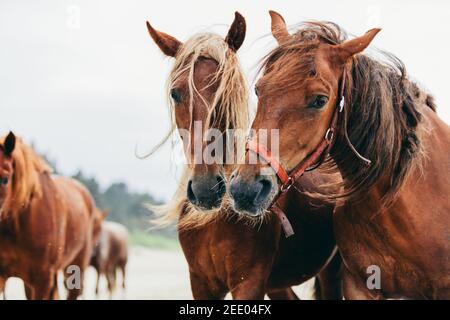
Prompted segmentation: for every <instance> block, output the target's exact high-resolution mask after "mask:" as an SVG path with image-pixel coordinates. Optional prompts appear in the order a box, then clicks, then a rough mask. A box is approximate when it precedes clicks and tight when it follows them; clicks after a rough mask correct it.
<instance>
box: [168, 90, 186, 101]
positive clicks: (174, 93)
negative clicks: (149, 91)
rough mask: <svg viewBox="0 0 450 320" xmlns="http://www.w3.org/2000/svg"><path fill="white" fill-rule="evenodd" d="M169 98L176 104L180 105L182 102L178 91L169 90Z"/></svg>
mask: <svg viewBox="0 0 450 320" xmlns="http://www.w3.org/2000/svg"><path fill="white" fill-rule="evenodd" d="M170 96H171V97H172V99H173V101H174V102H175V103H176V104H180V103H181V101H182V98H183V97H182V96H181V92H180V90H178V89H172V90H170Z"/></svg>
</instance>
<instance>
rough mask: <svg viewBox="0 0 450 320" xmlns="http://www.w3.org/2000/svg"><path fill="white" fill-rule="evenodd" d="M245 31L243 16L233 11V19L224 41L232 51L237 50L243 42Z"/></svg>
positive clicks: (245, 25)
mask: <svg viewBox="0 0 450 320" xmlns="http://www.w3.org/2000/svg"><path fill="white" fill-rule="evenodd" d="M246 31H247V24H246V23H245V19H244V17H243V16H242V15H241V14H240V13H239V12H237V11H236V12H235V13H234V21H233V23H232V24H231V27H230V30H228V34H227V37H226V38H225V42H226V43H228V46H229V47H230V49H231V50H233V51H234V52H236V51H238V50H239V48H240V47H241V46H242V43H244V39H245V32H246Z"/></svg>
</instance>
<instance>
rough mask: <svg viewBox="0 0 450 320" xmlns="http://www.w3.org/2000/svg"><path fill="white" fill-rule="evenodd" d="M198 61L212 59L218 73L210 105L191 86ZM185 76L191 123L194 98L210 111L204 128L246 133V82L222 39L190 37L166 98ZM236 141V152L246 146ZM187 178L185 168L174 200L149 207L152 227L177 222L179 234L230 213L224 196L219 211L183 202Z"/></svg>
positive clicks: (208, 35)
mask: <svg viewBox="0 0 450 320" xmlns="http://www.w3.org/2000/svg"><path fill="white" fill-rule="evenodd" d="M200 57H204V58H210V59H213V60H215V61H216V62H217V64H218V68H217V72H216V74H215V75H214V77H212V79H211V82H210V83H211V84H213V83H215V82H217V83H219V86H218V88H217V91H216V94H215V97H214V100H213V102H212V104H211V105H209V104H208V103H207V101H206V100H205V99H203V97H202V96H201V94H200V92H199V91H198V90H197V88H196V86H195V83H194V69H195V62H196V61H197V60H198V59H199V58H200ZM186 74H187V75H188V76H187V82H188V88H189V110H190V115H191V123H192V114H193V100H194V99H193V98H194V95H198V96H199V97H200V98H201V99H202V101H203V102H204V103H205V105H206V106H207V108H208V110H209V112H208V116H207V120H206V124H207V125H205V127H206V128H211V127H216V126H219V125H220V130H223V131H225V130H227V129H243V130H247V128H248V122H249V119H248V118H249V107H248V86H247V82H246V79H245V76H244V74H243V72H242V70H241V67H240V65H239V62H238V59H237V56H236V53H235V52H234V51H233V50H231V49H230V48H229V46H228V44H227V43H226V42H225V40H224V39H223V38H222V37H221V36H219V35H216V34H212V33H202V34H198V35H195V36H193V37H192V38H190V39H189V40H188V41H187V42H186V43H184V44H183V45H182V47H181V49H180V51H179V52H178V53H177V56H176V61H175V64H174V66H173V68H172V71H171V72H170V75H169V79H168V83H167V93H168V94H167V96H168V97H170V94H169V93H170V90H171V89H172V87H173V84H174V83H175V82H176V81H177V80H178V79H180V78H181V77H184V76H185V75H186ZM168 103H169V107H170V115H171V122H172V130H171V132H170V134H172V133H173V132H174V131H175V128H176V122H175V104H174V102H173V100H172V99H169V102H168ZM170 134H169V136H170ZM169 136H168V137H169ZM237 138H238V139H234V143H235V145H236V148H243V146H244V143H245V141H244V137H237ZM227 141H229V140H227ZM190 175H191V174H190V169H189V168H188V167H186V168H185V170H184V174H183V177H182V179H181V181H180V184H179V186H178V189H177V191H176V193H175V195H174V197H173V199H172V200H171V201H170V202H169V203H167V204H166V205H162V206H151V210H152V211H154V212H155V213H156V215H157V216H158V218H156V219H154V220H152V223H153V224H154V225H155V226H157V227H164V226H168V225H170V224H172V223H173V222H174V221H176V220H178V229H179V230H183V229H189V228H193V227H199V226H204V225H206V224H208V223H210V222H213V221H214V220H215V219H216V218H217V217H218V216H219V213H220V216H221V217H222V216H223V215H226V214H229V213H230V212H231V210H227V209H226V208H228V203H229V199H228V196H227V195H225V197H224V199H223V205H222V208H221V209H215V210H209V211H200V210H198V209H197V208H195V207H194V206H192V205H191V204H190V202H189V201H188V200H187V198H186V187H187V182H188V180H189V177H190ZM226 178H227V177H226V176H225V179H226Z"/></svg>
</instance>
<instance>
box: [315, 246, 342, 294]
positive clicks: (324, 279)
mask: <svg viewBox="0 0 450 320" xmlns="http://www.w3.org/2000/svg"><path fill="white" fill-rule="evenodd" d="M341 266H342V260H341V256H340V254H339V252H336V253H335V255H334V257H333V258H332V259H331V261H330V262H329V263H328V264H327V266H326V267H325V268H324V269H323V270H322V271H320V272H319V274H318V275H317V276H316V277H315V279H314V288H315V299H316V300H342V278H341Z"/></svg>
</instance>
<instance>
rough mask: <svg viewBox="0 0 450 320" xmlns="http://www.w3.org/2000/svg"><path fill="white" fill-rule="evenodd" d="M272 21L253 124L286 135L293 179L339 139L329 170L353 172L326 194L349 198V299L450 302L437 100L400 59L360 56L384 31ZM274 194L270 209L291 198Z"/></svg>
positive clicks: (252, 174)
mask: <svg viewBox="0 0 450 320" xmlns="http://www.w3.org/2000/svg"><path fill="white" fill-rule="evenodd" d="M271 16H272V32H273V34H274V36H275V37H276V38H277V40H278V42H279V47H277V48H276V49H274V50H273V51H272V52H271V53H270V54H269V55H268V56H267V58H266V59H265V61H264V66H263V75H262V77H261V79H260V80H259V81H258V83H257V92H258V95H259V102H258V111H257V115H256V117H255V120H254V122H253V125H252V128H254V129H255V130H259V129H279V133H280V146H279V150H280V160H281V162H282V163H283V165H284V166H285V167H286V168H287V170H288V171H290V170H292V169H293V168H295V167H296V166H297V165H298V164H299V163H300V164H301V163H302V162H303V161H306V160H305V159H307V158H308V157H310V156H311V155H312V154H314V153H315V150H318V149H317V148H318V146H320V145H321V144H322V143H323V141H324V139H329V140H330V142H331V149H327V150H325V153H327V152H328V151H329V157H328V159H327V161H326V162H325V168H326V169H328V171H329V172H337V171H339V172H340V173H341V174H342V176H343V182H342V184H341V185H342V187H343V189H340V188H338V189H336V190H335V191H334V192H331V193H328V194H318V195H316V196H317V197H318V198H325V199H329V200H335V199H340V201H339V204H340V206H339V208H338V209H337V210H336V213H335V215H334V224H335V233H336V237H337V241H338V247H339V249H340V251H341V253H342V256H343V258H344V261H345V266H346V268H345V273H344V291H345V292H344V293H345V297H346V298H347V299H355V298H386V297H389V298H395V297H408V298H419V299H422V298H439V299H448V298H450V260H449V259H448V257H449V256H450V241H449V238H448V235H449V233H448V230H449V229H450V228H449V227H450V219H449V213H450V202H449V201H448V194H449V192H450V171H449V163H450V152H449V151H450V128H449V127H448V126H447V125H446V124H445V123H444V122H443V121H442V120H441V119H439V117H438V116H437V115H436V113H435V106H434V103H433V99H432V97H431V96H430V95H428V94H426V93H425V92H423V91H422V90H421V89H419V88H418V87H417V85H416V84H415V83H413V82H412V81H411V80H409V79H408V78H407V76H406V71H405V68H404V66H403V65H402V63H401V62H400V61H399V60H398V59H396V58H395V57H393V56H392V55H389V54H388V55H387V61H378V60H376V59H373V58H371V57H368V56H367V55H364V54H360V53H361V52H362V51H363V50H364V49H365V48H366V47H367V46H368V45H369V44H370V42H371V41H372V40H373V38H374V37H375V35H376V34H377V33H378V32H379V31H380V29H372V30H369V31H368V32H367V33H366V34H364V35H363V36H361V37H357V38H354V39H352V40H346V35H345V33H344V32H343V31H342V30H341V29H340V28H339V26H337V25H336V24H333V23H327V22H323V23H322V22H314V23H306V24H304V25H303V26H302V27H301V28H300V30H299V31H297V32H296V33H295V34H294V35H290V34H289V33H288V31H287V28H286V25H285V22H284V20H283V18H282V17H281V16H280V15H279V14H277V13H275V12H271ZM339 101H342V102H343V103H339ZM269 110H270V112H269ZM274 114H276V117H274V116H273V115H274ZM330 133H331V134H330ZM324 137H325V138H324ZM325 155H326V154H324V156H325ZM260 169H261V168H259V167H258V166H242V167H241V168H240V169H239V172H238V174H237V177H236V179H234V181H233V182H232V185H235V187H237V186H239V185H241V184H246V185H248V186H250V187H254V186H255V185H256V184H257V181H258V174H259V173H258V172H259V170H260ZM269 189H270V190H269V192H267V194H266V199H265V201H263V202H262V203H261V206H260V208H258V210H264V207H265V206H267V205H268V204H269V203H270V202H271V199H272V198H273V197H275V196H276V195H277V194H278V193H279V182H278V181H277V179H276V178H273V179H272V180H271V181H270V183H269ZM373 270H378V271H379V272H376V274H374V273H373V272H374V271H373ZM370 275H374V276H375V277H378V281H375V283H374V287H373V289H369V288H368V286H367V285H366V283H367V278H368V277H369V276H370ZM377 282H378V284H376V283H377ZM380 284H381V285H380Z"/></svg>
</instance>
